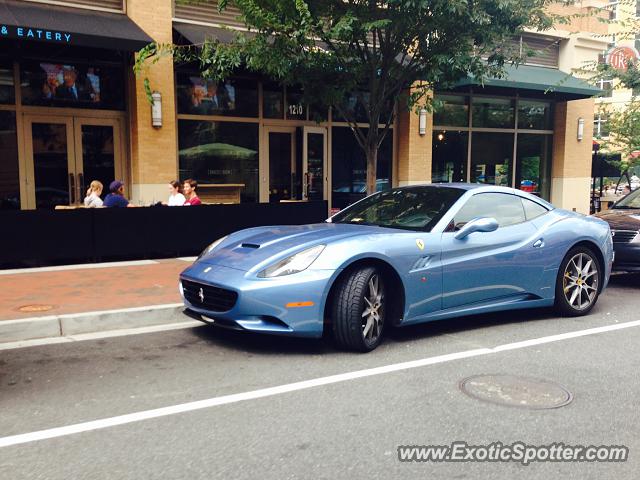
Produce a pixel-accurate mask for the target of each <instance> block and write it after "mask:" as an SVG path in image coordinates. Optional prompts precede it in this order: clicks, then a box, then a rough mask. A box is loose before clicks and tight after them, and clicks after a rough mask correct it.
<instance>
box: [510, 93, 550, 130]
mask: <svg viewBox="0 0 640 480" xmlns="http://www.w3.org/2000/svg"><path fill="white" fill-rule="evenodd" d="M518 128H526V129H531V130H551V129H552V128H553V126H552V123H551V104H550V103H549V102H541V101H536V100H519V101H518Z"/></svg>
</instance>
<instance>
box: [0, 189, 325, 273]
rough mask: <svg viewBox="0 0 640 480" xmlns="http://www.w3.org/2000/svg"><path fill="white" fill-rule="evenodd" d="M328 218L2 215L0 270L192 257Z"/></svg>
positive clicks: (306, 208) (101, 212)
mask: <svg viewBox="0 0 640 480" xmlns="http://www.w3.org/2000/svg"><path fill="white" fill-rule="evenodd" d="M327 216H328V215H327V202H296V203H243V204H237V205H202V206H198V207H180V208H178V207H144V208H122V209H109V208H99V209H85V208H79V209H75V210H55V211H48V210H47V211H45V210H23V211H4V212H0V232H2V233H1V234H0V268H13V267H19V266H40V265H55V264H64V263H79V262H98V261H113V260H132V259H148V258H166V257H177V256H191V255H197V254H199V253H200V252H201V251H202V250H203V249H204V247H206V246H207V245H208V244H209V243H211V242H212V241H214V240H216V239H217V238H220V237H222V236H224V235H227V234H229V233H231V232H234V231H236V230H240V229H243V228H248V227H256V226H263V225H302V224H306V223H318V222H322V221H324V220H325V219H326V218H327Z"/></svg>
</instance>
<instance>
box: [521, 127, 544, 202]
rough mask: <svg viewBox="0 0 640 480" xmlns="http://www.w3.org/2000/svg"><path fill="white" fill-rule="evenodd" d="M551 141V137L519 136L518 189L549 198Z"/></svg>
mask: <svg viewBox="0 0 640 480" xmlns="http://www.w3.org/2000/svg"><path fill="white" fill-rule="evenodd" d="M551 139H552V136H551V135H535V134H522V133H521V134H519V135H518V147H517V153H516V185H515V186H516V188H519V189H521V190H524V191H525V192H530V193H534V194H536V195H539V196H541V197H543V198H549V192H550V181H551Z"/></svg>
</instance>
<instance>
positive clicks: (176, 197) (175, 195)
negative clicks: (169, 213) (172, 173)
mask: <svg viewBox="0 0 640 480" xmlns="http://www.w3.org/2000/svg"><path fill="white" fill-rule="evenodd" d="M185 201H186V199H185V198H184V195H182V194H181V193H180V183H178V181H177V180H173V181H171V182H169V202H168V203H167V205H169V206H170V207H180V206H182V205H184V202H185Z"/></svg>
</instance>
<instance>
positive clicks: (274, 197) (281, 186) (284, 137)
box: [266, 127, 301, 202]
mask: <svg viewBox="0 0 640 480" xmlns="http://www.w3.org/2000/svg"><path fill="white" fill-rule="evenodd" d="M295 133H296V129H295V127H293V128H290V127H267V129H266V136H267V145H268V146H267V152H268V154H269V157H268V160H269V202H282V201H285V202H286V201H292V200H301V198H300V195H301V193H300V192H299V189H298V188H297V186H298V184H299V180H298V179H297V176H296V161H295V152H296V148H295Z"/></svg>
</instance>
